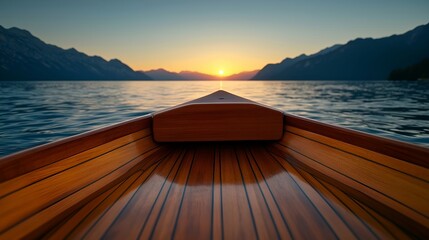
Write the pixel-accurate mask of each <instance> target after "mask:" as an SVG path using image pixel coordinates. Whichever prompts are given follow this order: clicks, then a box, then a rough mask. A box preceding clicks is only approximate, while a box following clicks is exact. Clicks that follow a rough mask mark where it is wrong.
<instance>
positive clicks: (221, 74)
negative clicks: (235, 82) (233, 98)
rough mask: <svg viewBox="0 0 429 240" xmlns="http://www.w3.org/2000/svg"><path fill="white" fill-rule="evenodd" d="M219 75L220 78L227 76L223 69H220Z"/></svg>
mask: <svg viewBox="0 0 429 240" xmlns="http://www.w3.org/2000/svg"><path fill="white" fill-rule="evenodd" d="M217 73H218V74H219V76H223V75H224V74H225V71H224V70H223V69H219V71H218V72H217Z"/></svg>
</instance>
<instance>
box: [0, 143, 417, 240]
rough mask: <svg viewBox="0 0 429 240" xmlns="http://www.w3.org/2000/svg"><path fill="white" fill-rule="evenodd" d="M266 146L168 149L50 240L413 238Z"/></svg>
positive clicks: (58, 228) (57, 227)
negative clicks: (101, 239) (119, 239)
mask: <svg viewBox="0 0 429 240" xmlns="http://www.w3.org/2000/svg"><path fill="white" fill-rule="evenodd" d="M265 145H266V143H257V144H256V143H250V144H249V143H245V144H243V143H229V144H224V143H206V144H204V143H199V144H194V143H192V144H184V145H170V146H169V148H167V149H170V150H171V151H170V152H169V153H166V154H165V155H163V156H161V155H158V156H154V157H156V158H157V159H158V161H156V160H155V159H153V161H152V162H151V163H149V162H148V163H146V165H145V166H146V167H141V168H140V170H139V171H137V172H135V173H134V174H132V175H129V176H128V177H127V178H126V179H124V180H123V181H122V182H121V183H120V184H119V185H118V184H116V185H112V186H111V188H110V190H107V191H106V192H105V193H104V194H100V195H99V197H96V198H93V200H91V201H89V202H88V203H87V204H86V205H84V206H82V207H81V208H80V209H79V210H77V211H76V210H75V211H74V213H73V214H72V215H71V216H68V217H67V220H66V221H63V222H59V224H60V225H52V228H53V229H52V231H49V229H46V232H47V233H49V236H50V237H51V239H54V238H55V237H67V238H71V239H82V238H83V239H94V238H95V239H98V238H131V239H135V238H139V239H147V238H154V239H165V238H177V239H180V238H184V237H185V238H193V237H195V238H202V239H208V238H210V239H236V238H243V237H245V238H246V239H255V238H261V239H267V238H268V239H276V238H281V239H293V238H308V237H310V238H316V239H332V238H347V239H356V238H357V239H361V238H365V239H379V238H395V237H401V238H404V239H406V238H408V237H413V235H410V234H409V233H408V232H406V231H404V230H403V229H402V228H400V227H398V226H397V225H396V224H395V223H392V221H391V219H388V218H386V217H384V216H382V215H380V213H378V212H377V211H378V209H373V208H372V205H366V204H365V203H363V202H360V201H358V200H356V199H353V198H352V197H351V196H349V195H348V194H346V193H345V192H343V191H342V190H340V189H338V188H337V187H336V186H335V185H332V184H329V183H328V182H325V181H323V180H321V179H318V178H317V177H316V176H313V175H311V174H309V173H308V172H306V171H304V170H303V169H300V168H296V167H295V166H294V164H292V162H289V160H288V159H286V158H283V157H281V156H279V155H276V154H274V153H272V152H270V151H269V150H270V149H271V148H270V147H269V146H270V145H271V144H268V148H265V147H264V146H265ZM164 152H165V151H164ZM151 156H153V155H151ZM142 161H143V160H142ZM143 162H146V160H145V161H143ZM60 204H62V202H61V203H60ZM49 209H51V211H53V210H55V211H57V212H58V211H59V210H58V209H56V208H49ZM46 216H47V218H49V215H46ZM32 223H34V222H32ZM42 224H43V223H42ZM26 226H28V225H26ZM18 235H19V234H18ZM3 236H6V235H3ZM3 236H2V237H3ZM7 236H9V235H7ZM19 236H21V235H19Z"/></svg>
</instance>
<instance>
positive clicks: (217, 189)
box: [212, 144, 223, 239]
mask: <svg viewBox="0 0 429 240" xmlns="http://www.w3.org/2000/svg"><path fill="white" fill-rule="evenodd" d="M220 151H221V149H220V147H219V144H216V145H215V151H214V169H213V185H212V187H213V195H212V196H213V213H212V218H213V224H212V239H222V238H223V223H222V218H223V216H222V181H221V179H222V172H221V169H220Z"/></svg>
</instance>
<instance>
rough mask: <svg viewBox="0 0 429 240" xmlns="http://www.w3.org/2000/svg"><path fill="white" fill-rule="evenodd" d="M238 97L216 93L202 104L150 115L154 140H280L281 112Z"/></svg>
mask: <svg viewBox="0 0 429 240" xmlns="http://www.w3.org/2000/svg"><path fill="white" fill-rule="evenodd" d="M218 95H219V96H218ZM217 97H218V98H221V101H216V98H217ZM213 98H214V99H213ZM229 98H231V99H230V100H229ZM237 98H239V97H237V96H234V95H232V94H229V93H226V92H216V93H214V94H212V96H211V97H209V98H208V99H207V98H203V99H202V100H201V101H194V102H191V103H187V104H183V105H179V106H178V107H175V108H172V109H168V110H165V111H161V112H157V113H155V114H154V115H153V134H154V139H155V141H157V142H188V141H194V142H195V141H199V142H200V141H240V140H278V139H280V138H281V136H282V134H283V113H282V112H280V111H277V110H274V109H271V108H269V107H266V106H263V105H260V104H257V103H254V102H251V101H248V100H246V99H239V100H237Z"/></svg>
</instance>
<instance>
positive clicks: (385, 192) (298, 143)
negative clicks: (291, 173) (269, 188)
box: [274, 127, 429, 236]
mask: <svg viewBox="0 0 429 240" xmlns="http://www.w3.org/2000/svg"><path fill="white" fill-rule="evenodd" d="M286 130H288V131H287V132H286V133H285V135H284V137H283V139H282V141H280V143H279V144H277V145H276V148H277V149H278V150H274V153H276V154H278V155H279V156H282V157H284V158H285V159H288V161H290V162H291V163H292V164H295V165H296V166H299V167H302V168H304V169H306V171H309V172H310V173H312V174H314V175H316V176H318V177H320V178H322V179H324V180H326V181H328V182H331V183H333V184H335V185H336V186H338V187H340V188H341V189H342V190H344V191H346V192H347V193H348V194H350V195H352V196H353V197H355V198H357V199H360V200H361V201H363V202H365V203H366V204H368V205H370V206H371V207H372V208H373V209H377V211H380V212H382V213H383V214H385V215H386V216H388V217H389V218H391V219H393V221H395V222H397V223H398V224H400V225H405V226H407V227H408V228H411V229H413V231H414V232H416V233H417V234H420V235H422V236H425V235H426V234H427V232H428V231H427V230H428V226H429V225H428V224H429V222H428V221H429V218H428V215H429V209H428V205H427V202H428V200H429V182H428V181H427V175H428V174H429V170H428V169H427V168H424V167H421V166H418V165H412V164H409V163H408V162H403V161H401V160H398V159H392V158H391V157H389V156H383V155H381V154H380V153H374V152H373V151H371V150H363V149H362V148H361V147H356V146H355V147H353V146H350V145H349V144H346V143H341V142H339V141H338V140H336V139H332V138H328V137H325V136H321V135H319V134H315V133H309V132H308V131H303V130H299V129H297V128H290V127H287V128H286ZM299 134H301V135H299Z"/></svg>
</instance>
